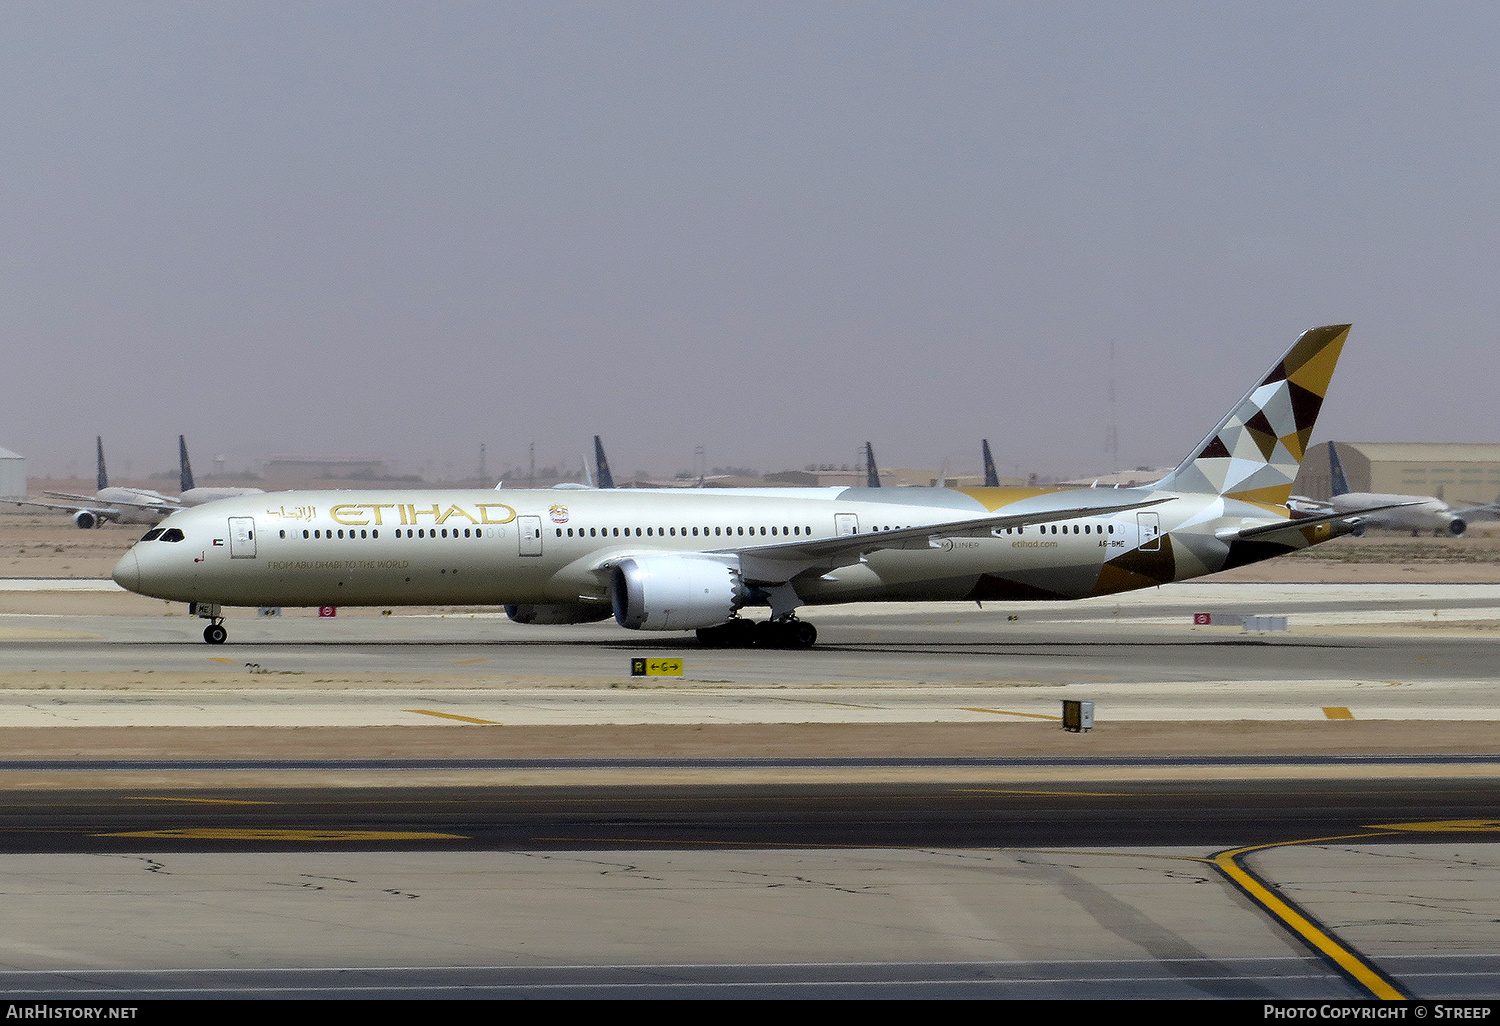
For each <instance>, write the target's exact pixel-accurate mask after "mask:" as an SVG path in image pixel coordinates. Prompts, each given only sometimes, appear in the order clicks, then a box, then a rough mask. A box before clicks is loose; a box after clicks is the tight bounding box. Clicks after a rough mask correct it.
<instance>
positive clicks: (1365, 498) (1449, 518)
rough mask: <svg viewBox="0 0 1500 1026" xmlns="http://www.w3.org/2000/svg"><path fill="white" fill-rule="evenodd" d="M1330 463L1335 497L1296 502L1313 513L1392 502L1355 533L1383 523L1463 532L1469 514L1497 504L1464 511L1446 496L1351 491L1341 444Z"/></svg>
mask: <svg viewBox="0 0 1500 1026" xmlns="http://www.w3.org/2000/svg"><path fill="white" fill-rule="evenodd" d="M1328 463H1329V466H1330V468H1331V470H1332V477H1333V489H1332V490H1333V497H1332V498H1331V499H1329V501H1327V502H1321V501H1319V500H1316V499H1308V498H1304V497H1302V496H1300V495H1299V496H1294V497H1293V498H1294V500H1295V501H1294V506H1295V508H1296V509H1298V510H1302V511H1306V512H1310V513H1315V514H1316V513H1339V512H1347V511H1350V510H1361V509H1367V508H1369V507H1371V506H1388V507H1391V508H1389V509H1385V510H1382V511H1380V512H1377V513H1369V514H1367V515H1365V516H1364V517H1363V518H1362V521H1363V522H1362V523H1361V524H1360V525H1359V526H1358V527H1357V528H1356V529H1355V532H1354V533H1355V534H1364V533H1365V529H1366V528H1367V527H1380V528H1386V529H1388V530H1393V531H1410V532H1411V533H1412V534H1413V535H1417V534H1420V533H1422V532H1423V531H1431V532H1433V533H1434V534H1439V535H1442V534H1449V535H1455V536H1456V535H1460V534H1463V533H1464V531H1466V530H1468V527H1469V523H1468V520H1467V519H1465V514H1468V515H1473V514H1476V513H1489V512H1492V511H1494V510H1495V509H1496V508H1497V505H1500V504H1496V503H1491V504H1489V505H1487V506H1472V507H1469V508H1466V509H1464V510H1462V511H1457V510H1454V509H1453V508H1452V507H1450V506H1449V505H1448V504H1447V503H1446V502H1444V501H1443V500H1442V499H1438V498H1434V497H1433V496H1430V495H1393V494H1385V493H1380V492H1351V491H1350V490H1349V481H1348V479H1347V478H1346V477H1345V476H1344V465H1343V463H1342V462H1340V460H1339V450H1338V446H1337V445H1334V444H1332V443H1330V444H1329V446H1328Z"/></svg>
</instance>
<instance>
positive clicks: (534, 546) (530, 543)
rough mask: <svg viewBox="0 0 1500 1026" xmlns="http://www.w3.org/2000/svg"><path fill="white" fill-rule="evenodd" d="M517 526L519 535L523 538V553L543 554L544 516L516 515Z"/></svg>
mask: <svg viewBox="0 0 1500 1026" xmlns="http://www.w3.org/2000/svg"><path fill="white" fill-rule="evenodd" d="M516 526H517V527H518V528H519V532H518V536H519V537H520V539H521V555H523V556H540V555H541V554H542V518H541V517H516Z"/></svg>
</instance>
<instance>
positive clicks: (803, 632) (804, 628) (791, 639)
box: [785, 620, 818, 648]
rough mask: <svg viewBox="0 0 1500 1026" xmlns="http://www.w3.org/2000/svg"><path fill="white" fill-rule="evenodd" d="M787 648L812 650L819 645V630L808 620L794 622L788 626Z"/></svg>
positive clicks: (786, 635)
mask: <svg viewBox="0 0 1500 1026" xmlns="http://www.w3.org/2000/svg"><path fill="white" fill-rule="evenodd" d="M785 638H786V642H785V644H786V647H787V648H812V647H813V646H814V645H816V644H817V643H818V629H817V628H816V627H814V626H813V625H812V624H810V623H808V622H807V621H806V620H793V621H791V622H790V623H788V624H787V625H786V634H785Z"/></svg>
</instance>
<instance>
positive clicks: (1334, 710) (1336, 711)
mask: <svg viewBox="0 0 1500 1026" xmlns="http://www.w3.org/2000/svg"><path fill="white" fill-rule="evenodd" d="M1323 715H1324V716H1326V717H1328V718H1329V719H1330V720H1352V719H1354V714H1353V713H1352V712H1350V711H1349V710H1348V708H1347V707H1345V706H1342V705H1325V706H1324V707H1323Z"/></svg>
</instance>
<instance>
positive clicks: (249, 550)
mask: <svg viewBox="0 0 1500 1026" xmlns="http://www.w3.org/2000/svg"><path fill="white" fill-rule="evenodd" d="M1347 335H1348V326H1347V325H1335V326H1331V327H1326V328H1315V329H1313V330H1311V331H1309V332H1307V333H1305V334H1304V335H1303V336H1302V337H1301V338H1300V339H1299V340H1298V341H1297V343H1296V344H1295V345H1294V346H1292V348H1291V349H1290V350H1289V351H1288V352H1287V353H1286V355H1285V356H1284V357H1283V358H1282V359H1281V360H1280V361H1278V362H1277V364H1276V365H1275V366H1274V367H1273V368H1272V370H1271V371H1270V372H1269V374H1268V375H1266V377H1265V378H1264V379H1262V380H1261V382H1260V383H1259V384H1257V385H1256V386H1255V387H1254V388H1252V389H1251V390H1250V392H1249V393H1248V394H1247V395H1246V396H1245V398H1244V399H1243V400H1241V401H1240V402H1239V403H1238V404H1236V405H1235V406H1234V407H1233V409H1231V411H1230V412H1229V414H1227V415H1226V416H1225V418H1224V419H1223V420H1222V421H1221V422H1220V423H1219V425H1218V426H1217V427H1216V428H1215V429H1214V430H1213V431H1212V432H1211V433H1210V434H1209V435H1208V436H1207V437H1206V438H1205V439H1204V441H1203V442H1202V443H1200V445H1199V446H1198V447H1196V448H1195V449H1194V450H1193V451H1192V453H1191V454H1190V455H1189V456H1188V457H1187V458H1185V459H1184V460H1183V461H1182V463H1181V464H1180V465H1179V466H1178V467H1177V468H1176V469H1175V470H1174V471H1172V472H1171V473H1170V474H1168V475H1167V476H1166V477H1164V478H1162V480H1160V481H1158V482H1156V483H1154V484H1152V485H1149V486H1145V487H1140V488H1130V489H1108V490H1105V489H1088V488H1085V489H1043V488H993V487H985V488H959V489H950V488H780V489H754V490H738V489H723V490H717V489H660V490H655V489H631V490H623V489H595V490H571V491H562V492H560V491H558V490H550V489H549V490H536V491H528V490H509V489H507V490H506V491H505V493H504V498H505V501H504V502H497V501H495V499H496V493H495V492H494V491H467V490H465V491H406V492H379V493H360V494H359V495H358V496H357V498H356V497H355V496H352V495H351V493H349V492H347V491H344V492H336V491H329V492H286V493H281V494H263V495H252V496H243V497H239V498H226V499H221V500H219V501H217V502H215V503H213V504H211V505H208V506H204V507H199V508H196V509H188V510H182V511H180V512H175V513H173V514H171V515H170V516H169V517H167V518H166V519H165V520H163V521H162V522H161V524H160V525H159V526H158V527H157V528H155V529H153V530H152V531H149V532H147V534H146V535H145V537H143V538H142V539H141V541H140V542H138V543H137V544H136V545H135V546H134V547H133V548H132V549H131V550H130V551H129V552H128V553H127V554H126V555H125V556H124V557H123V558H122V559H121V560H120V562H119V565H118V566H117V567H116V568H115V571H114V578H115V580H116V581H118V582H119V583H120V584H121V585H122V586H123V587H125V588H128V589H130V590H131V591H135V592H139V593H141V594H144V595H151V596H155V597H158V598H164V599H169V600H176V601H184V602H190V603H193V604H194V608H195V610H196V611H197V613H198V615H200V616H202V617H204V618H205V619H207V620H209V621H210V622H209V625H208V626H207V628H205V630H204V638H205V640H207V641H209V642H210V643H221V642H223V641H224V640H225V639H226V637H227V631H226V630H225V628H224V626H223V615H222V608H223V607H224V606H338V605H344V606H351V605H379V606H393V605H401V604H413V605H415V604H421V605H428V604H437V603H441V604H453V605H503V606H505V607H506V611H507V612H508V613H509V615H510V617H511V618H512V619H513V620H516V621H517V622H520V623H531V624H549V623H551V624H557V623H586V622H590V621H596V620H603V619H607V618H609V617H611V616H613V617H614V619H615V620H616V621H617V622H618V623H619V624H620V625H621V626H623V627H626V628H630V629H633V630H646V631H695V632H696V633H697V636H698V638H699V640H700V641H701V642H702V643H704V644H706V645H749V644H757V645H767V646H779V647H807V646H810V645H812V644H813V643H814V642H815V641H816V638H817V631H816V629H815V628H814V626H813V625H812V624H811V623H809V622H808V621H806V620H804V619H802V618H801V616H800V615H799V611H801V610H804V609H805V608H807V607H812V606H817V605H824V604H830V603H838V602H852V601H862V602H863V601H883V600H888V601H925V600H931V601H951V600H957V599H969V600H975V601H982V600H985V599H997V600H998V599H1017V598H1024V599H1046V598H1053V599H1073V598H1083V597H1086V596H1090V595H1106V594H1112V593H1115V592H1120V591H1128V590H1132V589H1136V588H1143V587H1154V586H1157V585H1160V584H1164V583H1168V582H1171V581H1176V580H1183V579H1187V578H1191V577H1197V576H1201V575H1203V574H1209V573H1214V572H1216V571H1219V570H1222V569H1225V568H1227V567H1231V566H1238V565H1241V564H1244V563H1250V562H1255V561H1258V560H1261V559H1266V558H1270V557H1271V556H1275V555H1278V554H1281V553H1284V552H1290V551H1294V550H1297V549H1301V548H1305V547H1306V546H1308V545H1312V544H1316V543H1318V542H1321V541H1324V540H1327V539H1328V538H1332V537H1336V536H1337V535H1339V534H1344V533H1348V532H1349V531H1351V530H1353V529H1355V527H1357V526H1358V524H1359V518H1360V516H1361V515H1362V514H1364V513H1367V512H1368V511H1363V510H1356V511H1352V512H1350V511H1344V512H1340V513H1331V514H1326V515H1321V516H1303V517H1298V516H1295V515H1294V514H1293V513H1292V512H1291V511H1289V510H1288V508H1287V506H1286V503H1287V499H1288V496H1289V495H1290V492H1291V485H1292V481H1293V479H1294V478H1295V476H1296V472H1297V467H1298V464H1299V463H1300V460H1301V458H1302V454H1303V452H1304V451H1305V450H1306V447H1307V445H1308V444H1309V437H1310V435H1311V431H1312V427H1313V422H1314V420H1315V418H1316V416H1317V413H1318V410H1319V408H1320V407H1321V404H1322V400H1323V396H1324V395H1325V394H1326V391H1327V387H1328V384H1329V381H1330V379H1331V377H1332V375H1333V370H1334V365H1335V363H1336V361H1337V358H1338V355H1339V351H1340V349H1341V348H1342V346H1343V343H1344V340H1345V339H1346V337H1347ZM755 609H764V610H765V611H766V616H765V618H764V619H758V620H752V619H751V618H750V617H749V616H747V615H746V614H747V613H749V612H750V611H752V610H755Z"/></svg>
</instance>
